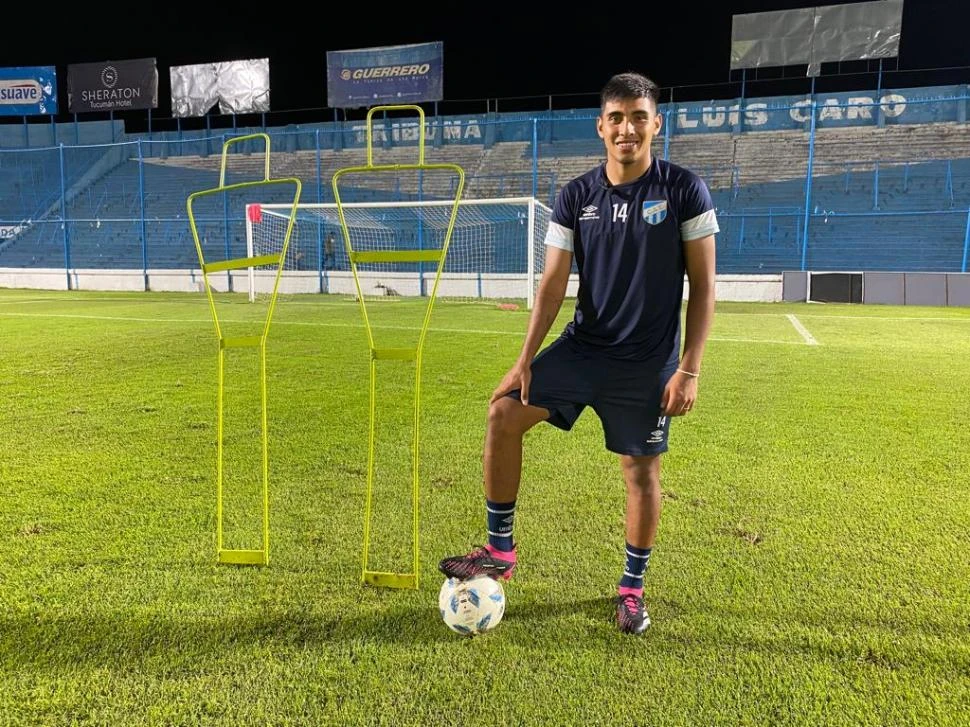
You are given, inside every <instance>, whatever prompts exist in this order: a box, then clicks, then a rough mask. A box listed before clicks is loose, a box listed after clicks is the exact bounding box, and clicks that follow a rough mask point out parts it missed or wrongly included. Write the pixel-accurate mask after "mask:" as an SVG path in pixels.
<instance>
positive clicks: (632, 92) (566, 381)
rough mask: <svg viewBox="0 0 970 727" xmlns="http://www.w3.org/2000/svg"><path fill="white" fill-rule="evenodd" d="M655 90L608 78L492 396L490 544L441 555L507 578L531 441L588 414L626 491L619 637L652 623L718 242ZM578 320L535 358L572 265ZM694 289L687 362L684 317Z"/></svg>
mask: <svg viewBox="0 0 970 727" xmlns="http://www.w3.org/2000/svg"><path fill="white" fill-rule="evenodd" d="M657 97H658V89H657V86H656V84H655V83H653V81H651V80H650V79H648V78H646V77H644V76H642V75H640V74H637V73H621V74H618V75H616V76H613V77H612V78H611V79H610V80H609V81H608V82H607V84H606V85H605V86H604V87H603V90H602V92H601V94H600V114H599V117H598V118H597V119H596V130H597V133H598V134H599V136H600V138H601V139H603V144H604V146H605V148H606V161H605V163H603V164H600V165H599V166H597V167H596V168H594V169H591V170H590V171H588V172H586V173H585V174H583V175H582V176H579V177H577V178H576V179H573V180H572V181H570V182H569V183H568V184H566V186H565V187H564V188H563V189H562V190H561V191H560V193H559V195H558V198H557V200H556V205H555V210H554V211H553V214H552V221H551V223H550V225H549V231H548V232H547V234H546V239H545V245H546V264H545V271H544V273H543V276H542V282H541V283H540V285H539V289H538V291H537V293H536V299H535V307H534V308H533V311H532V315H531V317H530V319H529V326H528V330H527V332H526V336H525V341H524V343H523V345H522V351H521V353H520V355H519V358H518V360H517V361H516V362H515V364H514V365H513V366H512V368H511V369H509V371H508V373H506V374H505V377H504V378H503V379H502V381H501V383H500V384H499V385H498V388H496V389H495V391H494V392H493V394H492V398H491V402H490V405H489V413H488V427H487V434H486V438H485V452H484V470H485V472H484V474H485V505H486V517H487V528H488V543H487V544H486V545H484V546H483V547H480V548H477V549H475V550H473V551H472V552H470V553H468V554H467V555H459V556H453V557H448V558H445V559H444V560H442V561H441V563H440V564H439V566H438V567H439V569H440V570H441V571H442V572H443V573H444V574H445V575H447V576H449V577H456V578H470V577H472V576H476V575H481V574H488V575H490V576H492V577H494V578H503V579H508V578H510V577H511V575H512V572H513V570H514V569H515V564H516V542H515V541H514V540H513V534H512V530H513V523H514V519H515V502H516V498H517V497H518V491H519V480H520V476H521V471H522V438H523V435H524V434H525V432H526V431H528V430H529V429H531V428H532V427H534V426H535V425H536V424H538V423H539V422H542V421H547V422H549V423H551V424H552V425H553V426H556V427H558V428H560V429H563V430H569V429H570V428H572V426H573V424H574V423H575V422H576V419H577V418H578V417H579V415H580V414H581V413H582V411H583V409H585V408H586V407H587V406H589V407H591V408H592V409H593V411H594V412H596V414H597V415H598V416H599V418H600V420H601V421H602V423H603V430H604V433H605V438H606V448H607V449H608V450H610V451H612V452H615V453H616V454H618V455H619V461H620V467H621V470H622V472H623V479H624V480H625V483H626V551H625V552H626V555H625V565H624V567H623V571H622V575H621V577H620V580H619V583H618V586H617V597H616V619H617V626H618V627H619V629H620V630H621V631H623V632H626V633H635V634H639V633H642V632H643V631H644V629H646V628H647V626H649V625H650V618H649V616H648V615H647V611H646V608H645V607H644V601H643V577H644V573H645V571H646V569H647V564H648V562H649V560H650V554H651V551H652V549H653V545H654V539H655V537H656V534H657V527H658V524H659V520H660V457H661V455H662V454H663V453H664V452H666V451H667V438H668V435H669V432H670V421H671V418H672V417H677V416H682V415H684V414H687V413H688V412H690V411H691V409H692V408H693V406H694V402H695V401H696V399H697V382H698V377H699V375H700V371H701V359H702V358H703V354H704V346H705V343H706V341H707V336H708V332H709V330H710V327H711V321H712V319H713V316H714V251H715V245H714V235H715V233H717V232H718V231H719V228H718V225H717V219H716V217H715V214H714V205H713V203H712V202H711V196H710V192H709V191H708V189H707V186H706V185H705V183H704V182H703V181H702V180H701V179H700V178H699V177H698V176H697V175H696V174H693V173H692V172H690V171H688V170H686V169H683V168H681V167H678V166H677V165H675V164H671V163H669V162H666V161H663V160H662V159H657V158H656V157H654V156H653V155H652V154H651V151H650V145H651V142H652V140H653V138H654V137H655V136H656V135H657V134H658V133H659V131H660V126H661V123H662V118H661V116H660V115H659V113H658V110H657ZM574 257H575V260H576V267H577V269H578V271H579V293H578V297H577V299H576V309H575V314H574V317H573V320H572V321H571V322H570V323H569V324H568V325H567V326H566V327H565V330H564V331H563V332H562V334H561V335H560V336H559V337H558V338H557V339H556V340H555V341H554V342H553V343H552V344H550V345H549V346H548V347H546V348H545V349H544V350H542V351H541V352H540V353H539V354H538V355H536V353H537V352H538V351H539V348H540V346H541V344H542V342H543V340H544V339H545V337H546V334H547V333H548V332H549V329H550V327H551V326H552V324H553V322H554V321H555V319H556V316H557V314H558V313H559V310H560V308H561V306H562V302H563V299H564V298H565V294H566V284H567V281H568V279H569V274H570V270H571V267H572V262H573V258H574ZM685 272H686V274H687V278H688V281H689V284H690V285H689V297H688V304H687V316H686V326H685V331H684V341H683V344H684V345H683V354H682V355H681V336H680V313H681V302H682V299H683V291H684V273H685Z"/></svg>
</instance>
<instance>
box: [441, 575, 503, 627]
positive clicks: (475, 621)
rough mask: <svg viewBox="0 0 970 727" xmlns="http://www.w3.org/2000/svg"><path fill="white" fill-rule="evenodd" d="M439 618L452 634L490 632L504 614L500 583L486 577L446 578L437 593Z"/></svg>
mask: <svg viewBox="0 0 970 727" xmlns="http://www.w3.org/2000/svg"><path fill="white" fill-rule="evenodd" d="M438 608H439V610H440V611H441V619H442V621H444V622H445V625H446V626H447V627H448V628H450V629H451V630H452V631H454V632H456V633H459V634H464V635H465V636H474V635H475V634H480V633H482V632H484V631H488V630H489V629H494V628H495V627H496V626H497V625H498V623H499V621H501V620H502V616H503V615H504V614H505V591H504V590H503V588H502V584H501V583H500V582H499V581H497V580H495V579H494V578H489V577H488V576H478V577H476V578H469V579H468V580H464V581H463V580H459V579H458V578H447V579H445V582H444V583H443V584H441V591H440V592H439V594H438Z"/></svg>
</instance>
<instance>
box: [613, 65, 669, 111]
mask: <svg viewBox="0 0 970 727" xmlns="http://www.w3.org/2000/svg"><path fill="white" fill-rule="evenodd" d="M628 98H649V99H650V100H651V101H653V107H654V108H657V107H658V106H659V104H660V88H659V87H658V86H657V84H656V83H654V82H653V81H651V80H650V79H649V78H647V77H646V76H644V75H642V74H640V73H634V72H633V71H628V72H627V73H617V74H616V75H615V76H613V77H612V78H611V79H610V80H609V81H607V82H606V85H605V86H603V90H602V91H601V92H600V111H602V110H603V109H604V108H605V107H606V104H607V102H609V101H622V100H623V99H628Z"/></svg>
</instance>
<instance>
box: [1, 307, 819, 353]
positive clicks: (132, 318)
mask: <svg viewBox="0 0 970 727" xmlns="http://www.w3.org/2000/svg"><path fill="white" fill-rule="evenodd" d="M3 317H7V318H74V319H80V320H92V321H130V322H132V323H198V324H202V323H204V324H206V325H211V323H212V320H211V319H209V318H198V319H196V318H139V317H137V316H96V315H84V314H81V313H10V312H8V311H0V318H3ZM220 320H221V321H222V322H223V323H233V324H236V323H259V321H247V320H239V319H231V318H226V319H220ZM274 325H277V326H310V327H315V328H354V329H359V328H363V323H328V322H322V321H277V322H276V323H275V324H274ZM371 328H374V329H381V330H387V331H420V330H421V327H420V326H387V325H371ZM428 330H429V331H437V332H439V333H469V334H476V335H488V336H518V337H522V336H524V335H525V332H524V331H492V330H487V329H481V328H438V327H436V326H431V327H430V328H429V329H428ZM558 335H559V331H550V332H549V333H548V334H547V335H546V338H550V337H554V336H558ZM707 340H709V341H718V342H721V343H773V344H781V345H786V346H791V345H796V346H802V345H804V344H802V343H801V342H798V341H779V340H776V339H770V338H733V337H718V336H710V337H709V338H708V339H707Z"/></svg>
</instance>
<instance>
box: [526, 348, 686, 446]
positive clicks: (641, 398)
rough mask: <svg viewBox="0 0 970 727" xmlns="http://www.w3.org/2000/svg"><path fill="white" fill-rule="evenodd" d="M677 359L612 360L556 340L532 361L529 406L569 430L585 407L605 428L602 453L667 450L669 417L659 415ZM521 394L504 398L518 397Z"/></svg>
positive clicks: (592, 350)
mask: <svg viewBox="0 0 970 727" xmlns="http://www.w3.org/2000/svg"><path fill="white" fill-rule="evenodd" d="M676 370H677V362H676V360H675V361H674V362H673V363H672V364H669V365H667V366H664V367H662V368H661V369H659V370H658V369H657V366H656V364H650V363H644V362H643V361H624V360H621V359H615V358H610V357H608V356H606V355H604V354H603V353H602V352H600V351H597V350H596V349H592V348H591V347H589V346H584V345H582V344H580V343H577V342H576V341H574V340H572V339H569V338H559V339H557V340H556V341H555V342H554V343H552V344H550V345H549V346H548V347H546V348H545V349H543V350H542V351H540V352H539V355H537V356H536V357H535V358H534V359H533V361H532V384H531V385H530V387H529V405H530V406H538V407H542V408H543V409H548V410H549V414H550V416H549V419H548V420H547V421H548V422H549V423H550V424H552V425H554V426H556V427H559V428H560V429H563V430H566V431H569V430H570V429H572V427H573V424H575V423H576V420H577V419H578V418H579V415H580V414H582V413H583V409H585V408H586V407H587V406H589V407H592V409H593V411H595V412H596V414H597V416H599V418H600V421H601V422H602V423H603V434H604V435H605V437H606V448H607V449H608V450H610V451H611V452H616V453H617V454H630V455H656V454H662V453H663V452H666V451H667V437H668V435H669V433H670V417H668V416H664V415H663V414H662V413H661V411H660V400H661V398H662V397H663V392H664V387H665V386H666V385H667V381H669V380H670V377H671V376H673V375H674V371H676ZM519 393H520V392H519V390H518V389H516V390H515V391H510V392H509V393H508V396H514V397H515V398H517V399H518V398H520V397H519Z"/></svg>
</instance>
